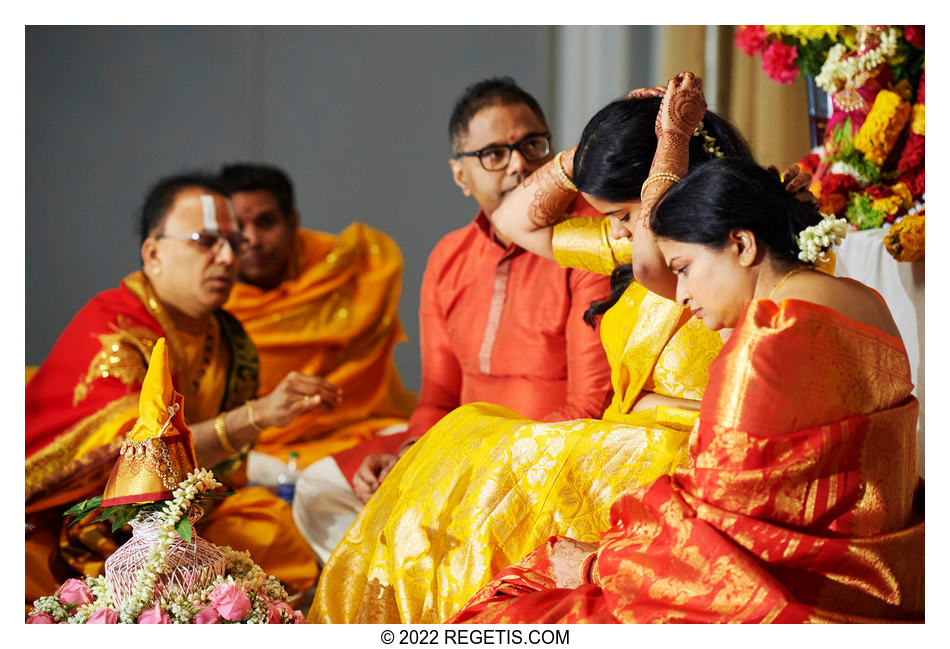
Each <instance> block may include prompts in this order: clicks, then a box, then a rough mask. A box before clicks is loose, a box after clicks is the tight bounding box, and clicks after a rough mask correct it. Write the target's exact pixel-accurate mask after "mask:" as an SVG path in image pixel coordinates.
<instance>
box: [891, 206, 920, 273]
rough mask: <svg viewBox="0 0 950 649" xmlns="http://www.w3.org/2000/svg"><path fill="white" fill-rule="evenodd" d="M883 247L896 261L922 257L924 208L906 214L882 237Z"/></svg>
mask: <svg viewBox="0 0 950 649" xmlns="http://www.w3.org/2000/svg"><path fill="white" fill-rule="evenodd" d="M884 247H885V248H886V249H887V251H888V252H889V253H891V256H892V257H894V259H896V260H897V261H917V260H918V259H923V258H924V210H921V211H919V212H917V213H916V214H908V215H907V216H905V217H904V218H903V219H901V220H900V222H899V223H897V224H896V225H894V227H892V228H891V229H890V231H889V232H888V233H887V236H885V237H884Z"/></svg>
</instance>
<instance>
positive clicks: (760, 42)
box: [736, 25, 769, 56]
mask: <svg viewBox="0 0 950 649" xmlns="http://www.w3.org/2000/svg"><path fill="white" fill-rule="evenodd" d="M768 39H769V36H768V34H767V33H766V31H765V29H763V28H762V25H742V26H741V27H739V29H738V31H736V45H738V46H739V49H740V50H742V51H743V52H745V53H746V54H748V55H749V56H755V55H756V54H758V53H759V52H761V51H762V50H764V49H765V46H766V45H767V44H768Z"/></svg>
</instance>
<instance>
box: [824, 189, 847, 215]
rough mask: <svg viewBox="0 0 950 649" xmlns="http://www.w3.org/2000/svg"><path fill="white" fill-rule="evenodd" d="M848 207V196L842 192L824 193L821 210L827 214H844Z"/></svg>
mask: <svg viewBox="0 0 950 649" xmlns="http://www.w3.org/2000/svg"><path fill="white" fill-rule="evenodd" d="M847 208H848V199H847V197H845V196H843V195H841V194H822V195H821V211H822V212H823V213H825V214H834V215H836V216H842V215H843V214H844V212H845V210H846V209H847Z"/></svg>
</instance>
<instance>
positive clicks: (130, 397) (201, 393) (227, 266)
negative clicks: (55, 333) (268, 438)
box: [25, 174, 338, 603]
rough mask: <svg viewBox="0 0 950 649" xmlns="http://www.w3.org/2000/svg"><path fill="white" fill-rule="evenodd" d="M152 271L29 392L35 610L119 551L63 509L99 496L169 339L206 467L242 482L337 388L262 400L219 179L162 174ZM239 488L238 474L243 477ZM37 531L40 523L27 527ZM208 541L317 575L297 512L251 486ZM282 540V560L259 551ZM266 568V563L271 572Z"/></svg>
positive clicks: (150, 231)
mask: <svg viewBox="0 0 950 649" xmlns="http://www.w3.org/2000/svg"><path fill="white" fill-rule="evenodd" d="M141 235H142V244H141V255H142V270H141V271H136V272H134V273H132V274H130V275H128V276H127V277H125V278H124V279H123V280H122V283H121V285H120V286H119V288H116V289H111V290H107V291H104V292H102V293H100V294H99V295H97V296H96V297H94V298H93V299H92V300H90V301H89V302H88V303H87V304H86V306H85V307H83V308H82V309H81V310H80V311H79V313H77V314H76V316H75V317H74V318H73V320H72V321H71V322H70V323H69V325H68V326H67V327H66V329H65V330H64V331H63V333H62V334H61V336H60V337H59V339H58V340H57V342H56V344H55V345H54V347H53V349H52V350H51V351H50V353H49V355H48V357H47V358H46V360H45V361H44V363H43V364H42V365H41V366H40V368H39V370H38V371H37V372H36V374H35V375H34V377H33V378H32V379H31V380H30V382H29V383H28V384H27V386H26V411H25V414H26V514H27V522H28V528H29V529H30V530H31V531H29V532H28V537H27V542H26V550H27V553H26V565H27V569H26V574H27V601H28V603H32V601H33V599H35V598H36V597H39V596H41V595H45V594H49V593H51V592H53V591H54V590H55V588H56V587H57V585H58V583H59V582H61V581H63V580H64V579H65V578H67V577H70V576H76V574H95V573H96V572H97V571H99V570H100V569H101V567H102V562H103V561H104V559H105V558H106V557H107V556H108V555H109V554H111V552H112V551H113V550H115V548H116V546H117V544H116V540H115V539H114V538H113V535H112V533H111V529H110V528H109V527H108V524H107V523H106V522H98V523H85V524H84V523H80V524H77V525H75V526H73V527H70V528H68V529H65V528H64V527H63V517H62V511H63V509H64V508H65V507H68V506H69V505H70V504H72V503H73V502H75V501H77V500H82V499H84V498H89V497H92V496H95V495H97V494H101V493H102V489H103V486H104V484H105V481H106V479H107V478H108V476H109V474H110V472H111V470H112V466H113V464H114V463H115V459H116V457H117V454H118V449H119V446H120V445H121V444H122V441H123V438H124V437H125V433H126V432H127V431H128V430H130V429H131V427H132V425H133V424H134V423H135V420H136V418H137V416H138V399H139V391H140V389H141V386H142V381H143V379H144V377H145V372H146V367H147V362H148V360H149V358H150V355H151V350H152V348H153V346H154V345H155V343H156V341H157V340H158V339H159V338H162V337H164V338H165V340H166V342H167V345H168V350H169V357H170V362H171V370H172V376H173V379H174V382H175V388H176V390H177V391H178V392H180V393H181V394H182V395H183V396H184V412H185V419H186V421H187V422H188V424H189V426H190V428H191V430H192V433H193V439H194V445H195V454H196V457H197V460H198V464H199V466H204V467H209V468H210V467H215V471H216V473H217V474H218V475H219V476H220V477H221V478H223V479H228V478H229V477H232V475H231V474H232V473H233V472H234V471H235V469H236V468H237V467H238V466H239V465H240V459H241V456H242V455H243V454H244V453H246V451H247V448H248V447H249V446H250V444H252V443H253V442H254V441H255V440H256V439H257V437H258V435H259V434H260V431H262V430H263V429H265V428H267V427H270V426H284V425H287V424H289V423H291V422H292V421H293V419H295V418H296V417H297V415H299V414H301V413H304V412H307V411H311V410H314V409H320V408H327V407H332V406H333V405H335V404H336V402H337V400H338V391H337V389H336V388H335V387H334V386H333V385H331V384H330V383H328V382H326V381H324V380H323V379H321V378H318V377H313V376H306V375H304V374H301V373H297V372H292V373H290V374H288V375H286V376H285V377H283V379H282V380H281V381H280V382H279V383H278V384H277V385H276V386H275V388H274V389H273V390H272V391H271V392H270V393H269V394H267V395H266V396H262V397H261V398H260V399H258V400H256V401H255V400H254V398H255V397H256V396H257V394H258V374H257V372H258V366H257V352H256V351H255V348H254V345H253V343H252V342H251V340H250V339H249V338H248V336H247V334H246V333H245V332H244V329H243V328H242V327H241V325H240V323H239V322H238V321H237V320H236V319H235V318H234V317H233V316H231V315H230V314H229V313H227V312H226V311H224V310H223V309H222V308H221V307H222V305H223V304H224V302H225V301H226V300H227V298H228V295H229V293H230V291H231V287H232V285H233V284H234V282H235V279H236V276H237V254H238V252H239V251H240V250H241V248H242V246H243V245H244V241H243V237H242V236H241V234H240V233H239V231H238V227H237V223H236V221H235V219H234V216H233V213H232V210H231V206H230V204H229V202H228V200H227V198H225V195H224V193H223V190H222V189H221V187H220V185H219V184H218V182H217V181H216V180H215V179H214V178H213V177H208V176H204V175H200V174H188V175H180V176H174V177H170V178H166V179H164V180H162V181H160V182H159V183H157V184H156V185H155V186H154V187H153V188H152V190H151V191H150V192H149V194H148V196H147V198H146V201H145V204H144V207H143V209H142V219H141ZM235 484H236V485H240V478H236V482H235ZM30 526H32V527H30ZM199 531H200V532H201V534H202V536H204V537H205V538H208V539H209V540H212V541H214V542H216V543H219V544H222V545H231V546H232V547H234V548H236V549H249V550H251V551H252V552H255V554H256V556H255V559H256V560H257V561H258V562H259V563H261V565H262V566H264V568H265V570H267V571H268V573H271V574H275V575H276V576H278V577H279V578H281V579H282V580H284V581H285V582H287V583H288V584H290V585H291V586H292V587H297V588H300V589H305V588H307V587H309V585H310V584H311V583H313V581H314V580H315V579H316V575H317V567H316V563H315V561H314V559H313V555H312V552H311V550H310V548H309V546H308V544H307V543H306V541H305V540H304V539H303V538H301V537H300V535H299V534H297V533H296V531H295V528H294V524H293V519H292V515H291V512H290V509H289V507H287V506H286V505H285V504H284V503H282V501H280V500H279V499H277V498H276V497H273V496H270V494H269V493H268V492H266V491H265V490H263V489H242V490H240V491H238V493H236V494H235V495H234V496H231V497H230V498H229V499H228V500H226V501H225V502H224V503H222V504H221V505H220V506H219V507H217V508H216V509H215V511H213V512H212V513H211V515H210V516H208V517H206V520H204V521H203V527H202V528H200V529H199ZM277 539H279V540H280V544H281V551H280V553H276V554H275V553H273V552H260V551H257V550H258V548H261V549H263V550H267V549H268V546H269V545H270V543H272V542H274V541H276V540H277ZM268 564H270V565H268Z"/></svg>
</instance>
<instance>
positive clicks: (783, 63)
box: [762, 40, 798, 83]
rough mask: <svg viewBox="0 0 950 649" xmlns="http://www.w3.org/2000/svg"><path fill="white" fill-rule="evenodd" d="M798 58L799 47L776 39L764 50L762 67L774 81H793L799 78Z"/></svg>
mask: <svg viewBox="0 0 950 649" xmlns="http://www.w3.org/2000/svg"><path fill="white" fill-rule="evenodd" d="M796 58H798V48H797V47H795V46H794V45H786V44H785V43H783V42H782V41H780V40H775V41H772V42H771V43H769V45H768V47H766V48H765V51H763V52H762V69H763V70H764V71H765V74H767V75H769V78H771V79H772V80H773V81H776V82H778V83H791V82H793V81H795V79H797V78H798V66H796V65H795V59H796Z"/></svg>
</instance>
